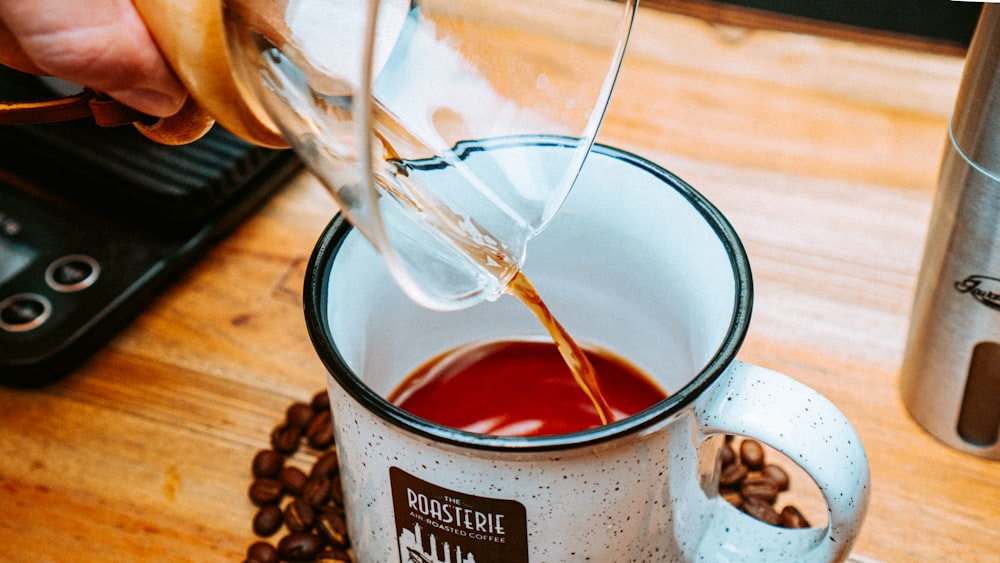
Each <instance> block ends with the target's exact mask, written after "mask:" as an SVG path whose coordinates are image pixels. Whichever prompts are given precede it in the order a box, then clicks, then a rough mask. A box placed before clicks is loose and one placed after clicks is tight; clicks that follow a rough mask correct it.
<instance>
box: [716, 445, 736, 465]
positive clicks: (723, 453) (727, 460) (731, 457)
mask: <svg viewBox="0 0 1000 563" xmlns="http://www.w3.org/2000/svg"><path fill="white" fill-rule="evenodd" d="M719 458H720V459H722V467H726V466H728V465H732V464H734V463H736V450H734V449H733V447H732V446H731V445H729V444H728V443H726V444H723V445H722V449H721V450H720V451H719Z"/></svg>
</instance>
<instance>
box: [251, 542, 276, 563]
mask: <svg viewBox="0 0 1000 563" xmlns="http://www.w3.org/2000/svg"><path fill="white" fill-rule="evenodd" d="M247 560H248V561H259V562H260V563H278V561H279V558H278V550H277V549H275V548H274V546H273V545H271V544H269V543H267V542H263V541H259V542H255V543H253V544H251V545H250V547H248V548H247Z"/></svg>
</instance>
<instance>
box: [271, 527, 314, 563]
mask: <svg viewBox="0 0 1000 563" xmlns="http://www.w3.org/2000/svg"><path fill="white" fill-rule="evenodd" d="M322 549H323V540H321V539H320V538H319V536H317V535H316V534H308V533H304V532H293V533H291V534H288V535H287V536H285V537H283V538H281V541H279V542H278V555H279V556H280V557H281V559H282V560H284V561H295V562H298V561H312V560H313V558H314V557H316V555H317V554H318V553H319V552H320V550H322Z"/></svg>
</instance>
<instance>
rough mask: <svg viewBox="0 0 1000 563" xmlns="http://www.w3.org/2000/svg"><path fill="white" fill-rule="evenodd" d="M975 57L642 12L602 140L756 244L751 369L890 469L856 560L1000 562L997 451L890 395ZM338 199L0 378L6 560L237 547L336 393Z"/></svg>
mask: <svg viewBox="0 0 1000 563" xmlns="http://www.w3.org/2000/svg"><path fill="white" fill-rule="evenodd" d="M962 64H963V61H962V59H961V58H960V57H958V56H955V55H951V54H942V53H933V52H928V51H923V50H912V49H900V48H895V47H887V46H884V45H873V44H868V43H859V42H851V41H845V40H839V39H833V38H829V37H820V36H816V35H806V34H796V33H788V32H781V31H767V30H753V29H749V28H742V27H737V26H732V25H721V24H717V23H716V24H710V23H706V22H705V21H702V20H699V19H696V18H692V17H689V16H684V15H677V14H670V13H666V12H662V11H653V10H640V13H639V16H638V18H637V21H636V28H635V32H634V35H633V43H632V45H631V50H630V52H629V54H628V57H627V59H626V62H625V64H624V68H623V71H622V74H621V77H620V80H619V83H618V87H617V90H616V94H615V96H614V99H613V101H612V104H611V108H610V110H609V112H608V115H607V118H606V120H605V124H604V127H603V129H602V133H601V138H600V140H601V142H603V143H606V144H610V145H614V146H618V147H620V148H623V149H626V150H629V151H632V152H635V153H636V154H639V155H641V156H644V157H647V158H649V159H651V160H653V161H655V162H658V163H659V164H661V165H663V166H665V167H666V168H668V169H670V170H672V171H674V172H675V173H677V174H678V175H680V176H681V177H682V178H685V179H686V180H687V181H688V182H689V183H691V184H692V185H694V186H695V187H696V188H697V189H699V190H700V191H702V192H703V193H704V194H706V195H707V196H708V197H709V198H710V199H711V200H712V201H714V202H715V203H716V204H717V205H718V206H719V208H721V209H722V211H723V212H724V213H725V214H726V215H727V216H728V217H729V218H730V220H731V221H732V223H733V224H734V226H735V227H736V229H737V231H738V232H739V233H740V234H741V236H742V238H743V242H744V244H745V246H746V248H747V251H748V253H749V255H750V260H751V265H752V268H753V271H754V275H755V283H756V296H755V308H754V318H753V321H752V323H751V330H750V334H749V336H748V338H747V340H746V342H745V344H744V347H743V349H742V353H741V358H742V359H743V360H745V361H749V362H752V363H756V364H760V365H763V366H766V367H769V368H772V369H775V370H778V371H781V372H784V373H787V374H789V375H790V376H792V377H794V378H796V379H798V380H800V381H803V382H805V383H806V384H808V385H811V386H813V387H814V388H816V389H817V390H819V391H820V392H822V393H823V394H824V395H825V396H827V397H828V398H830V399H831V400H832V401H833V402H834V403H835V404H836V405H837V406H838V407H839V408H840V409H841V410H842V411H843V412H844V413H845V414H846V415H847V417H848V418H849V419H850V420H851V421H852V422H853V424H854V425H855V427H856V428H857V430H858V432H859V433H860V435H861V437H862V440H863V442H864V444H865V447H866V448H867V451H868V454H869V458H870V464H871V469H872V481H873V489H872V502H871V506H870V510H869V513H868V517H867V520H866V524H865V526H864V529H863V531H862V533H861V536H860V537H859V538H858V541H857V544H856V549H855V552H856V553H857V554H858V555H859V556H863V557H865V558H871V559H875V560H879V561H885V562H899V561H963V562H964V561H997V560H998V559H997V558H998V555H997V554H998V552H1000V463H997V462H989V461H984V460H981V459H977V458H974V457H971V456H968V455H964V454H960V453H956V452H954V451H952V450H950V449H948V448H947V447H945V446H943V445H941V444H939V443H938V442H936V441H935V440H934V439H933V438H931V437H929V436H928V435H927V434H925V433H924V432H922V431H921V430H920V428H919V427H918V426H917V425H916V424H915V423H914V422H913V421H912V420H911V419H910V418H909V417H908V415H907V413H906V411H905V409H904V407H903V405H902V404H901V402H900V398H899V393H898V378H899V367H900V364H901V361H902V355H903V345H904V339H905V334H906V329H907V324H908V314H909V311H910V306H911V300H912V298H913V290H914V287H915V283H916V279H917V275H918V270H919V267H920V260H921V254H922V249H923V242H924V237H925V235H926V230H927V222H928V218H929V215H930V211H931V201H932V197H933V193H934V190H935V180H936V174H937V167H938V163H939V159H940V155H941V151H942V148H943V143H944V141H945V132H946V126H947V121H948V116H949V114H950V112H951V110H952V106H953V103H954V99H955V94H956V91H957V86H958V81H959V78H960V76H961V72H962ZM335 211H336V208H335V206H334V204H333V203H332V201H331V200H330V198H329V197H328V196H327V195H326V193H325V192H324V191H323V189H322V188H321V187H320V185H319V184H318V182H317V181H315V180H314V179H313V178H312V177H311V176H309V175H306V174H303V175H302V176H300V177H298V178H297V179H296V180H295V181H293V182H291V183H290V184H289V185H288V186H287V187H286V188H285V189H283V190H282V191H281V192H280V193H279V194H278V195H277V196H276V197H274V198H273V200H271V201H270V202H269V204H268V205H267V206H266V207H265V208H264V209H263V210H262V211H261V212H260V213H259V214H258V215H256V216H255V217H253V218H252V219H251V220H250V221H248V222H247V223H245V224H244V225H243V226H241V227H240V228H239V229H238V230H237V231H236V232H235V233H234V234H233V235H232V236H231V237H229V238H228V239H226V240H225V241H223V242H222V243H220V244H219V245H218V246H217V247H216V248H215V249H214V250H213V251H212V252H211V253H210V254H209V255H208V256H207V257H206V258H205V259H204V260H203V261H202V262H201V263H200V264H199V265H198V266H197V267H196V268H195V269H194V270H192V271H190V272H189V273H187V274H186V275H184V276H183V277H182V278H181V279H179V280H178V281H177V283H176V284H175V285H173V286H172V288H171V289H170V290H169V291H167V292H165V293H164V294H163V295H161V296H160V297H159V298H158V299H157V300H156V302H155V303H154V304H153V305H152V307H150V308H149V309H148V311H146V312H145V313H143V314H142V315H141V316H140V317H139V318H138V319H137V320H136V321H135V322H134V323H133V324H132V325H131V326H129V327H128V328H127V329H126V330H125V331H124V332H122V333H121V334H120V335H119V336H117V337H116V338H115V339H114V340H113V341H112V342H111V343H110V345H108V346H107V347H106V348H105V349H103V350H102V351H100V352H99V353H97V354H96V355H95V356H94V357H93V358H92V359H91V360H90V361H88V362H87V363H86V364H85V365H84V366H83V367H81V368H80V369H79V370H78V371H77V372H76V373H75V374H73V375H72V376H71V377H69V378H67V379H65V380H63V381H61V382H58V383H56V384H53V385H51V386H49V387H46V388H43V389H39V390H28V391H24V390H9V389H0V513H2V514H3V515H4V516H3V518H2V519H0V559H2V560H4V561H11V562H31V563H38V562H49V561H51V562H69V561H72V562H90V561H94V562H98V561H100V562H105V561H115V560H120V561H158V562H161V561H191V562H198V563H202V562H214V561H240V560H242V558H243V554H244V550H245V549H246V547H247V546H248V545H249V544H250V543H251V542H252V541H254V539H255V538H254V536H253V534H252V532H251V528H250V520H251V517H252V515H253V513H254V507H253V505H252V504H251V503H250V502H249V501H248V500H247V496H246V489H247V486H248V485H249V483H250V472H249V467H250V462H251V459H252V457H253V455H254V453H255V452H256V451H257V450H258V449H260V448H262V447H266V445H267V443H268V435H269V432H270V430H271V428H272V426H273V425H274V424H276V423H277V422H278V421H279V420H280V419H281V417H282V416H283V412H284V409H285V408H286V406H287V405H288V404H289V403H291V402H292V401H296V400H308V399H309V398H310V397H311V396H312V395H313V393H315V392H316V391H319V390H321V389H322V388H323V387H324V385H325V372H324V369H323V367H322V366H321V364H320V362H319V360H318V359H317V358H316V356H315V354H314V353H313V350H312V347H311V344H310V342H309V339H308V337H307V335H306V331H305V326H304V321H303V315H302V306H301V296H302V289H301V285H302V280H303V275H304V269H305V265H306V262H307V260H308V257H309V254H310V252H311V250H312V246H313V244H314V242H315V241H316V239H317V238H318V236H319V234H320V232H321V230H322V229H323V227H324V226H325V225H326V223H327V221H328V220H329V219H330V217H331V216H332V215H333V214H334V213H335ZM0 353H2V351H0ZM309 462H310V458H309V456H308V454H307V453H300V454H297V458H296V459H295V460H294V463H298V464H302V465H305V464H307V463H309Z"/></svg>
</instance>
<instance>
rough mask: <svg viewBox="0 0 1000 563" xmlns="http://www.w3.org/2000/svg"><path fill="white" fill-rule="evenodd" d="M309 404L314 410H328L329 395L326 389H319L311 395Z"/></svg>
mask: <svg viewBox="0 0 1000 563" xmlns="http://www.w3.org/2000/svg"><path fill="white" fill-rule="evenodd" d="M309 406H311V407H312V410H313V411H314V412H324V411H328V410H330V395H329V394H327V392H326V391H320V392H318V393H316V394H315V395H313V397H312V401H310V403H309Z"/></svg>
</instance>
